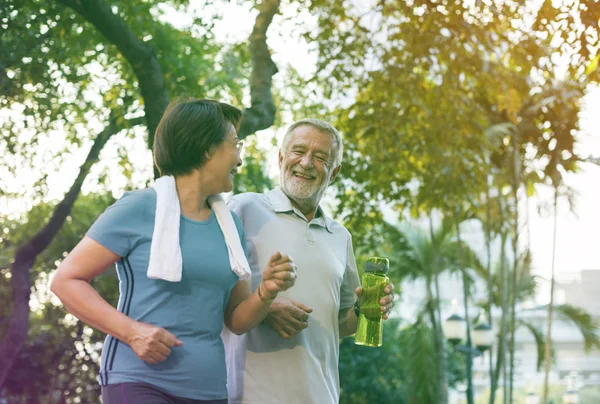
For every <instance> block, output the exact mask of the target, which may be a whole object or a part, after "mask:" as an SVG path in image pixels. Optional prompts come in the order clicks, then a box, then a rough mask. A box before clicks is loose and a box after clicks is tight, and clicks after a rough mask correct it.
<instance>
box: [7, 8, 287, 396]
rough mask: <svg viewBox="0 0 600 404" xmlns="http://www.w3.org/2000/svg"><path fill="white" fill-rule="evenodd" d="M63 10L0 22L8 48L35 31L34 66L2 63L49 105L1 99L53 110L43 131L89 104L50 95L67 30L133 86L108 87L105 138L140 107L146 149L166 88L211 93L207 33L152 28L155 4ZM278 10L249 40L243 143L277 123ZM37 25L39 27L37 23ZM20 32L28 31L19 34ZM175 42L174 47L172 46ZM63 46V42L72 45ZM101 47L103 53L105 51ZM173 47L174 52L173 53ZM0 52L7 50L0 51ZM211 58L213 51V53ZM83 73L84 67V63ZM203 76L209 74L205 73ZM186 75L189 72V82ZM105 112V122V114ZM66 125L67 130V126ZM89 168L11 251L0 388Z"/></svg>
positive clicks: (265, 14) (264, 16)
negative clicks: (46, 256) (39, 269)
mask: <svg viewBox="0 0 600 404" xmlns="http://www.w3.org/2000/svg"><path fill="white" fill-rule="evenodd" d="M60 3H61V4H63V5H64V6H66V7H67V8H66V9H65V8H64V7H59V6H57V5H55V4H53V3H52V4H50V5H49V7H48V8H47V9H46V8H38V7H36V5H29V4H26V5H22V4H21V2H20V1H18V0H14V1H11V2H10V4H9V7H8V8H7V10H8V11H9V13H7V15H2V16H1V21H2V24H4V25H5V26H6V27H7V28H11V29H12V30H13V31H12V32H11V35H9V36H8V40H10V41H15V39H16V38H18V37H19V35H20V34H23V33H24V31H26V30H30V31H32V33H31V34H28V35H25V38H27V39H28V40H30V42H31V48H30V50H31V51H32V52H35V53H34V54H32V55H35V63H32V62H33V61H34V58H33V57H31V56H28V57H22V58H21V60H20V61H19V60H18V56H17V55H16V53H17V52H21V51H20V50H18V51H15V52H13V54H11V53H10V52H9V54H8V56H6V55H1V57H2V60H8V61H10V62H11V66H10V67H11V70H10V76H13V78H14V82H17V83H18V81H19V80H20V79H24V78H25V79H27V78H29V77H28V74H31V77H32V78H34V79H36V80H39V83H36V85H38V84H39V85H40V87H42V88H43V89H44V90H45V94H46V95H51V98H50V102H42V103H38V102H37V100H36V96H32V95H31V94H27V91H28V90H27V86H26V85H25V84H22V83H21V89H23V90H25V92H22V94H21V98H19V97H12V95H13V94H14V93H15V92H13V91H7V92H6V93H7V94H9V95H11V98H10V99H8V100H6V99H5V100H3V105H4V106H6V105H15V103H17V102H19V101H23V103H24V104H25V105H32V106H35V107H37V106H40V105H43V108H44V110H45V111H50V112H49V115H50V116H51V117H53V118H55V119H45V118H42V117H40V115H39V114H37V113H36V112H35V111H36V110H35V108H34V109H33V110H34V113H32V120H35V119H38V120H39V119H41V120H42V122H43V123H44V124H45V125H42V126H41V129H48V128H51V127H52V126H53V125H57V121H59V122H61V123H62V124H64V122H65V121H66V122H69V118H70V115H69V113H73V114H75V116H76V117H77V118H78V120H79V121H81V120H83V119H84V118H83V117H84V116H85V113H84V111H85V108H81V107H82V106H84V107H85V106H88V105H89V104H90V102H88V103H85V102H84V103H83V105H82V104H81V103H80V104H79V105H77V106H76V107H75V108H72V110H71V111H72V112H71V111H69V108H67V109H66V111H65V110H62V109H61V107H62V104H63V101H64V95H62V94H61V91H64V86H63V87H61V86H58V90H52V89H51V87H52V85H54V84H56V83H54V82H53V80H56V77H55V76H57V77H59V78H60V80H63V83H61V84H64V81H67V82H68V79H69V75H70V72H71V71H72V67H71V66H67V65H66V63H65V62H66V60H65V59H66V58H65V57H64V55H65V54H66V51H65V48H62V47H61V45H62V46H64V45H65V44H64V43H61V42H62V41H59V40H60V39H62V37H64V36H65V32H66V31H72V32H74V33H75V35H78V34H80V33H82V32H85V33H86V34H85V35H84V38H77V39H79V40H80V41H81V40H82V39H84V40H83V41H81V43H82V44H83V46H81V45H78V46H77V48H78V50H80V51H81V50H84V52H82V53H83V55H85V54H86V53H90V52H91V53H90V54H91V55H93V56H95V58H96V60H99V61H100V64H101V66H103V67H106V68H107V70H109V69H110V68H111V67H112V68H114V69H116V74H115V77H119V78H120V79H121V80H125V81H127V79H129V80H131V81H130V83H132V85H131V87H130V88H129V91H128V90H126V89H119V88H118V87H116V86H115V87H112V88H110V87H109V91H108V94H105V96H104V98H105V100H106V101H107V104H108V105H105V106H104V107H105V108H108V109H109V110H110V111H111V113H110V114H108V115H111V118H110V119H109V120H110V124H109V125H107V127H108V128H109V129H107V132H106V133H111V134H112V133H115V129H121V128H123V127H127V126H129V125H127V124H126V123H125V121H124V119H125V116H127V114H131V113H136V111H137V112H138V113H140V112H142V111H140V110H141V108H140V107H139V106H140V105H143V113H144V115H143V116H144V120H145V124H146V128H147V144H148V145H151V144H152V141H153V135H154V130H155V128H156V125H157V123H158V121H159V120H160V117H161V116H162V113H163V111H164V109H165V107H166V105H167V103H168V102H169V96H168V92H169V88H168V84H170V83H173V82H174V83H175V85H174V86H173V87H174V88H175V89H178V86H179V85H185V84H186V83H183V84H181V83H180V82H181V81H188V83H192V84H191V85H190V86H189V87H188V88H187V91H185V92H184V91H182V92H181V93H180V94H185V93H188V94H189V92H188V91H193V90H199V91H198V93H200V94H207V93H208V94H209V93H210V91H207V89H203V88H201V85H199V83H201V82H202V80H201V78H199V77H198V76H197V74H198V72H196V71H195V70H194V69H195V67H196V66H194V65H193V64H192V63H193V62H194V60H198V59H200V60H201V59H202V56H203V54H204V52H203V50H204V48H205V46H207V45H208V44H211V40H210V38H211V35H210V32H209V31H205V32H204V33H203V34H204V36H203V37H202V36H201V37H200V38H195V36H194V35H193V32H192V29H191V28H187V29H184V30H177V29H175V28H174V27H172V26H170V25H169V24H166V23H156V21H155V20H154V17H153V16H152V14H151V11H152V9H153V7H155V6H157V5H158V4H159V2H115V4H113V5H112V7H111V6H110V5H109V4H108V3H107V2H106V1H104V0H94V1H87V2H74V1H70V0H61V1H60ZM20 6H22V7H20ZM278 9H279V1H278V0H269V1H264V2H263V3H261V5H260V6H259V13H258V16H257V19H256V22H255V26H254V30H253V32H252V34H251V35H250V39H249V50H250V54H251V62H252V76H251V79H250V100H251V103H252V106H251V107H249V108H246V109H245V111H244V113H245V115H244V117H245V118H244V120H243V122H242V124H241V127H240V133H239V136H240V137H241V138H244V137H246V136H248V135H250V134H252V133H254V132H255V131H256V130H259V129H264V128H266V127H268V126H270V125H271V124H272V123H273V121H274V115H275V107H274V103H273V100H272V97H271V77H272V76H273V74H275V73H276V71H277V69H276V67H275V64H274V63H273V61H272V59H271V56H270V53H269V50H268V47H267V45H266V33H267V29H268V27H269V25H270V23H271V21H272V19H273V16H274V15H275V14H276V13H277V11H278ZM72 11H75V12H77V13H78V14H79V15H80V17H82V18H83V23H82V21H81V20H80V19H79V18H75V17H74V15H73V14H72ZM23 19H25V20H33V21H34V25H35V28H38V29H35V28H34V29H33V30H32V29H31V25H32V24H31V23H30V22H27V23H23V22H24V21H23ZM41 20H43V21H41ZM37 21H41V22H39V23H38V22H37ZM88 24H91V25H92V26H93V27H94V29H91V30H90V29H89V25H88ZM23 27H25V28H26V29H23ZM204 28H205V27H204ZM90 31H91V32H97V33H99V34H100V35H101V36H97V34H92V35H89V36H88V35H87V33H88V32H90ZM147 38H156V39H155V40H154V41H152V42H151V43H147V42H148V41H149V40H148V39H147ZM175 39H177V40H176V41H175ZM3 40H4V38H3ZM65 42H67V43H68V42H69V41H68V40H67V41H65ZM105 44H106V50H105V48H104V46H105ZM173 44H178V45H179V46H173ZM56 46H58V47H59V49H60V50H62V52H61V51H58V52H57V51H56V50H55V48H56ZM82 47H83V48H84V49H81V48H82ZM3 49H6V48H5V47H3ZM9 49H14V47H12V46H11V47H10V48H9ZM98 49H100V50H98ZM192 49H194V50H196V51H197V53H195V54H194V55H193V56H190V55H191V50H192ZM209 49H210V48H209ZM102 51H104V52H102ZM212 51H213V52H214V51H215V48H214V47H213V48H212ZM215 53H216V52H215ZM213 55H214V54H213ZM49 56H51V57H49ZM177 58H182V59H187V62H188V64H186V65H185V66H184V67H183V68H179V67H180V66H181V64H180V63H173V62H174V60H176V59H177ZM79 60H80V61H83V62H84V63H85V62H87V60H86V59H85V56H84V57H83V58H81V59H79ZM7 65H8V64H7V63H6V62H4V63H2V66H3V68H4V70H3V71H6V77H8V78H10V76H9V70H7V68H6V66H7ZM62 66H65V69H64V70H65V71H66V74H64V73H62V72H61V70H60V68H59V67H62ZM76 66H77V64H76ZM79 66H81V64H80V65H79ZM204 66H205V67H206V66H207V64H206V63H205V64H204ZM82 67H85V64H84V65H83V66H82ZM36 69H37V70H36ZM54 71H56V72H57V73H56V74H55V75H53V72H54ZM207 71H210V70H209V69H207ZM172 73H174V74H173V76H174V77H175V78H180V77H183V80H166V79H165V78H166V77H168V76H169V75H170V74H172ZM184 73H188V76H186V75H185V74H184ZM74 76H75V81H76V83H75V84H77V85H75V88H76V90H77V92H79V93H80V94H81V93H83V92H84V90H85V87H86V85H87V83H85V82H83V83H81V82H80V79H79V77H77V72H75V74H74ZM60 80H59V81H60ZM236 80H242V77H239V78H234V79H233V80H232V81H233V82H234V83H235V81H236ZM3 86H4V87H6V88H12V87H18V85H14V83H13V82H10V83H8V84H6V83H5V84H3ZM199 87H200V88H199ZM215 87H217V88H213V89H211V90H212V91H218V86H215ZM34 88H35V87H34ZM138 88H139V95H138ZM36 90H37V89H36ZM31 92H32V93H33V92H34V91H31ZM197 95H198V94H197ZM42 98H45V97H42ZM75 104H77V103H75ZM136 105H137V107H136ZM104 113H105V116H106V115H107V114H106V111H104ZM63 114H64V115H63ZM52 115H54V116H52ZM71 120H72V117H71ZM69 126H70V125H68V124H67V127H69ZM12 128H13V129H14V128H15V125H12ZM103 133H105V132H103ZM101 138H104V137H99V139H101ZM5 142H7V146H8V148H9V150H10V148H11V147H10V146H11V145H12V142H14V139H13V137H11V136H7V137H5ZM99 144H100V143H99ZM101 149H102V148H101V147H100V148H99V149H98V148H97V147H96V148H93V149H92V150H93V151H94V152H95V153H96V155H97V153H99V152H100V150H101ZM90 155H92V153H90ZM93 160H94V159H91V160H90V161H93ZM90 165H91V164H88V163H86V164H84V167H82V169H81V170H80V178H78V180H77V181H76V182H75V183H74V184H73V186H72V187H71V191H70V192H69V193H67V195H66V196H65V198H64V200H63V203H62V204H59V205H58V208H57V211H56V212H55V213H54V214H53V219H52V220H51V221H50V222H49V223H48V224H47V225H46V227H44V229H42V230H41V231H40V232H39V233H38V234H37V235H36V236H35V237H34V238H33V239H31V240H28V241H25V242H23V241H21V246H20V247H19V249H18V250H17V252H16V255H15V259H14V262H13V263H12V266H11V273H12V278H11V279H12V291H13V302H14V306H13V307H14V312H13V313H12V316H11V319H10V321H9V326H8V331H7V333H6V335H5V336H4V338H3V340H2V343H1V344H0V354H1V355H2V356H3V358H5V360H3V362H2V365H1V366H0V386H3V385H4V382H5V380H6V377H7V375H8V371H9V369H10V368H11V366H12V365H13V363H14V361H15V359H16V356H17V354H18V352H19V350H20V348H21V346H22V344H23V341H24V339H25V336H26V334H27V329H28V324H29V322H28V318H29V316H28V312H29V307H28V302H29V293H30V283H29V271H30V268H31V267H32V265H33V264H34V262H35V259H36V257H37V256H38V255H39V253H40V252H41V251H43V250H44V249H45V248H46V247H47V246H48V245H49V244H50V242H51V241H52V239H53V237H54V236H55V235H56V233H57V232H58V230H59V229H60V227H61V226H62V224H63V223H64V221H65V219H66V217H67V216H68V214H69V212H70V210H71V209H72V206H73V203H74V201H75V200H76V198H77V196H78V195H79V190H80V187H81V183H82V182H83V180H84V179H85V178H86V175H87V172H86V170H85V167H87V169H88V170H89V166H90Z"/></svg>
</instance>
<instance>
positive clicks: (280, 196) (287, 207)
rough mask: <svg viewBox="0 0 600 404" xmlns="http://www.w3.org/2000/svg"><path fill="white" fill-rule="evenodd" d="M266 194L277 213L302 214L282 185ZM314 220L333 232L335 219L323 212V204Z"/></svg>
mask: <svg viewBox="0 0 600 404" xmlns="http://www.w3.org/2000/svg"><path fill="white" fill-rule="evenodd" d="M265 195H266V197H267V199H268V200H269V202H271V205H272V206H273V210H274V211H275V212H276V213H285V212H295V213H296V214H300V215H301V212H300V211H298V210H297V209H296V208H294V205H292V201H290V198H288V197H287V195H286V194H284V193H283V191H282V190H281V187H276V188H275V189H273V190H271V191H269V192H267V193H266V194H265ZM301 216H302V217H303V218H304V219H306V217H305V216H304V215H301ZM313 222H314V223H315V224H317V225H320V226H322V227H325V228H326V229H327V231H328V232H330V233H333V231H332V229H331V227H332V225H333V220H332V219H330V218H329V217H327V216H326V215H325V212H323V209H321V206H319V207H318V208H317V214H316V215H315V218H314V219H313Z"/></svg>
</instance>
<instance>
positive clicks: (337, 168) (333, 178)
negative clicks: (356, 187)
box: [329, 164, 342, 184]
mask: <svg viewBox="0 0 600 404" xmlns="http://www.w3.org/2000/svg"><path fill="white" fill-rule="evenodd" d="M341 169H342V165H341V164H340V165H339V166H337V167H336V168H334V169H333V172H332V173H331V180H329V184H332V183H333V181H334V180H335V177H337V175H338V174H339V173H340V170H341Z"/></svg>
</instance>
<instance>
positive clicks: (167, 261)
mask: <svg viewBox="0 0 600 404" xmlns="http://www.w3.org/2000/svg"><path fill="white" fill-rule="evenodd" d="M152 187H153V188H154V190H155V191H156V214H155V217H154V231H153V232H152V244H151V246H150V263H149V265H148V272H147V275H148V278H151V279H162V280H165V281H169V282H179V281H181V273H182V270H183V266H182V259H181V247H180V245H179V221H180V216H181V209H180V207H179V197H178V196H177V187H176V185H175V178H174V177H172V176H163V177H160V178H159V179H157V180H156V181H155V182H154V184H153V185H152ZM208 204H209V205H210V207H211V208H212V209H213V210H214V212H215V215H216V216H217V222H218V223H219V226H220V227H221V231H222V232H223V235H224V237H225V244H226V245H227V251H228V252H229V263H230V265H231V270H232V271H233V272H235V274H236V275H237V276H238V277H239V278H240V279H242V280H246V279H249V278H250V266H249V265H248V260H247V259H246V254H245V253H244V249H243V248H242V243H241V241H240V236H239V233H238V231H237V227H236V225H235V222H234V221H233V217H232V216H231V211H230V210H229V208H228V207H227V204H226V203H225V201H224V200H223V198H222V197H221V196H220V195H211V196H209V197H208ZM198 242H202V240H198Z"/></svg>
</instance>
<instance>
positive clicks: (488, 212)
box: [485, 175, 500, 404]
mask: <svg viewBox="0 0 600 404" xmlns="http://www.w3.org/2000/svg"><path fill="white" fill-rule="evenodd" d="M491 178H492V177H491V176H490V175H488V176H487V184H486V188H485V202H486V212H485V249H486V258H487V259H486V266H487V268H486V271H487V291H488V307H487V317H488V324H489V325H490V327H493V324H494V323H493V318H492V307H494V285H493V282H492V245H491V243H492V234H491V233H492V231H491V227H492V223H491V222H492V206H491V205H492V202H491V200H490V187H491ZM498 345H500V344H498ZM489 351H490V368H489V373H490V374H489V377H490V403H489V404H494V400H495V398H496V397H495V396H496V386H495V385H494V361H493V359H494V355H493V354H492V353H493V349H492V348H491V347H490V350H489Z"/></svg>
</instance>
